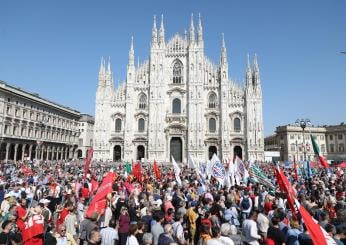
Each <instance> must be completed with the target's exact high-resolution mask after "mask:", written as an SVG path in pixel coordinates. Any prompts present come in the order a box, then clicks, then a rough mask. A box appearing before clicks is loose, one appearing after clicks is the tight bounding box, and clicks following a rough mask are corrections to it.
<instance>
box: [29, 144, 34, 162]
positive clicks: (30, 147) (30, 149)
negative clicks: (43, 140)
mask: <svg viewBox="0 0 346 245" xmlns="http://www.w3.org/2000/svg"><path fill="white" fill-rule="evenodd" d="M32 146H33V145H30V146H29V160H31V151H32Z"/></svg>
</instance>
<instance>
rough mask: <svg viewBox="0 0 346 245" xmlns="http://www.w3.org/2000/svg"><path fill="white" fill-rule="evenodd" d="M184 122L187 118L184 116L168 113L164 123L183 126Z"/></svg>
mask: <svg viewBox="0 0 346 245" xmlns="http://www.w3.org/2000/svg"><path fill="white" fill-rule="evenodd" d="M186 121H187V116H186V115H184V114H175V113H168V114H167V115H166V122H167V123H180V124H185V123H186Z"/></svg>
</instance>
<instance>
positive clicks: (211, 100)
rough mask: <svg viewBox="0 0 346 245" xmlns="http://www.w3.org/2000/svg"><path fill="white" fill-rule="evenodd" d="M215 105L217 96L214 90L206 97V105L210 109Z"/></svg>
mask: <svg viewBox="0 0 346 245" xmlns="http://www.w3.org/2000/svg"><path fill="white" fill-rule="evenodd" d="M216 105H217V96H216V94H215V93H214V92H212V93H211V94H210V95H209V98H208V107H209V108H210V109H215V108H216Z"/></svg>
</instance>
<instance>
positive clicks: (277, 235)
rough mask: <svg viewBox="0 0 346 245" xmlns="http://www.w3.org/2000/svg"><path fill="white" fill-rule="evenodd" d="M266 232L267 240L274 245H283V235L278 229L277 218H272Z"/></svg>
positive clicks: (278, 220)
mask: <svg viewBox="0 0 346 245" xmlns="http://www.w3.org/2000/svg"><path fill="white" fill-rule="evenodd" d="M271 221H272V222H271V225H270V226H269V228H268V231H267V240H269V239H270V240H272V241H273V242H274V243H275V245H283V244H285V233H284V232H283V231H282V230H281V229H280V228H279V223H280V219H279V217H273V218H272V220H271Z"/></svg>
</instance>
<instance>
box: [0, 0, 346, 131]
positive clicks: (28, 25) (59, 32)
mask: <svg viewBox="0 0 346 245" xmlns="http://www.w3.org/2000/svg"><path fill="white" fill-rule="evenodd" d="M345 9H346V1H343V0H334V1H327V0H326V1H317V0H314V1H313V0H306V1H301V0H294V1H278V0H272V1H266V0H263V1H254V0H253V1H248V0H244V1H231V0H225V1H207V0H204V1H202V0H201V1H193V0H191V1H184V0H175V1H164V0H155V1H154V0H146V1H140V0H138V1H112V0H108V1H106V0H100V1H92V0H59V1H58V0H51V1H47V0H35V1H18V0H2V1H1V2H0V80H4V81H6V82H8V83H9V84H11V85H14V86H17V87H20V88H23V89H25V90H28V91H31V92H37V93H39V94H40V95H41V96H42V97H45V98H48V99H50V100H53V101H56V102H57V103H60V104H62V105H65V106H69V107H72V108H75V109H77V110H79V111H81V112H83V113H89V114H92V115H93V114H94V107H95V106H94V103H95V91H96V85H97V75H98V69H99V63H100V58H101V56H106V57H108V56H110V57H111V62H112V69H113V72H114V74H115V79H116V81H118V80H124V78H125V73H126V65H127V61H128V49H129V45H130V37H131V35H134V42H135V56H136V61H137V57H139V60H140V61H143V60H144V59H147V58H148V53H149V47H150V38H151V28H152V19H153V15H154V14H156V15H158V16H159V15H161V13H163V14H164V22H165V30H166V40H168V39H169V38H170V37H171V36H172V35H174V34H175V33H177V32H179V33H181V34H183V33H184V30H185V29H187V28H188V26H189V22H190V14H191V13H194V14H195V15H197V14H198V13H201V15H202V21H203V28H204V43H205V53H206V55H207V56H209V57H210V58H211V60H213V61H214V62H215V63H217V62H218V60H219V54H220V43H221V40H220V39H221V33H222V32H224V33H225V40H226V46H227V50H228V61H229V73H230V77H231V79H233V80H235V81H238V82H239V83H242V82H243V80H244V75H245V63H246V54H247V53H250V55H251V56H252V55H253V54H254V53H257V55H258V60H259V65H260V70H261V79H262V85H263V96H264V105H263V109H264V123H265V124H264V128H265V134H266V135H269V134H271V133H272V132H274V130H275V127H276V126H278V125H284V124H289V123H294V122H295V120H296V119H297V118H301V117H304V118H310V120H311V121H312V122H313V124H315V125H323V124H339V123H340V122H342V121H346V120H345V115H346V109H345V108H346V106H345V105H346V102H345V101H346V96H345V92H346V55H342V54H340V53H339V51H342V50H344V51H346V14H345ZM195 20H196V19H195Z"/></svg>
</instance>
